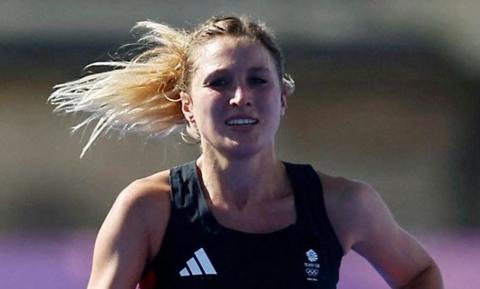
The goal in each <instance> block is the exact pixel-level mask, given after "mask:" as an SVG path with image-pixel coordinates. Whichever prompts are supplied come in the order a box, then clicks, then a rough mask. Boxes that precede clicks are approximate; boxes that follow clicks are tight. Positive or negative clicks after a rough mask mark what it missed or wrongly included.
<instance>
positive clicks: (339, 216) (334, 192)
mask: <svg viewBox="0 0 480 289" xmlns="http://www.w3.org/2000/svg"><path fill="white" fill-rule="evenodd" d="M317 174H318V175H319V177H320V179H321V181H322V185H323V189H324V199H325V207H326V210H327V214H328V217H329V218H330V222H331V223H332V226H333V227H334V229H335V231H336V233H337V237H338V238H339V240H340V242H341V243H342V246H343V248H344V251H345V252H347V251H348V250H349V249H351V248H352V246H353V245H354V244H355V243H356V242H357V241H358V240H359V239H361V238H362V236H363V235H365V234H367V233H368V232H367V231H368V230H369V228H370V226H375V224H376V223H375V222H376V221H378V220H381V219H385V217H386V218H387V219H388V221H389V222H391V223H392V224H394V221H393V218H392V216H391V214H390V212H389V210H388V208H387V207H386V205H385V203H384V201H383V200H382V198H381V197H380V195H379V194H378V193H377V192H376V190H375V189H374V188H373V187H372V186H371V185H369V184H368V183H365V182H362V181H358V180H352V179H347V178H344V177H333V176H329V175H326V174H323V173H319V172H317ZM372 221H375V222H372Z"/></svg>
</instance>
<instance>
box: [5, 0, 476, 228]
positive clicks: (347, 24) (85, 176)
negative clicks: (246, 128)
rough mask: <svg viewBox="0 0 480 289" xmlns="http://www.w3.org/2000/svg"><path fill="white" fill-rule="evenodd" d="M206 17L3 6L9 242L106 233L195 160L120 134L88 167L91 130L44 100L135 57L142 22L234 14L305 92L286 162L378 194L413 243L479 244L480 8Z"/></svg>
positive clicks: (147, 9) (288, 128)
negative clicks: (89, 69) (134, 186)
mask: <svg viewBox="0 0 480 289" xmlns="http://www.w3.org/2000/svg"><path fill="white" fill-rule="evenodd" d="M214 2H215V1H214ZM212 3H213V2H212ZM210 5H211V6H210ZM210 5H209V6H205V5H204V4H200V2H194V1H187V2H184V3H183V4H175V3H174V2H171V1H137V2H132V1H120V2H116V3H115V5H114V6H113V3H111V2H97V1H81V2H78V1H63V2H62V3H58V2H57V1H42V2H34V1H12V0H7V1H3V2H1V4H0V24H1V25H0V61H1V66H0V76H1V84H0V85H1V91H0V184H1V187H0V230H1V231H17V230H20V231H21V230H44V229H72V228H92V227H97V226H99V224H100V222H101V220H102V219H103V217H104V215H105V214H106V212H107V211H108V208H109V207H110V206H111V203H112V202H113V200H114V198H115V196H116V195H117V194H118V192H119V191H120V190H121V189H122V188H124V187H125V186H126V185H127V184H128V183H129V182H131V181H132V180H133V179H135V178H139V177H142V176H145V175H148V174H151V173H153V172H156V171H158V170H161V169H165V168H167V167H170V166H172V165H175V164H179V163H181V162H184V161H187V160H190V159H192V158H194V157H195V156H196V155H198V148H197V147H195V146H191V145H185V144H180V143H181V141H180V138H179V137H178V136H172V137H170V138H168V139H166V140H160V141H159V140H153V139H146V138H144V137H142V136H128V137H127V138H124V139H118V137H117V135H115V134H113V135H112V136H110V137H109V138H106V139H103V140H100V141H99V142H98V143H97V144H96V145H95V146H94V147H93V149H92V150H91V151H90V152H89V153H87V155H86V156H85V158H84V159H79V157H78V156H79V154H80V151H81V147H82V145H83V144H85V140H86V138H87V137H88V133H89V131H86V132H85V134H84V135H82V134H77V135H74V136H73V137H72V136H70V134H69V128H70V127H71V126H72V125H73V124H75V123H76V122H78V121H79V120H80V118H81V116H77V117H76V118H75V117H61V116H60V117H59V116H56V115H53V114H52V113H51V110H52V107H51V106H49V105H48V104H47V103H46V98H47V97H48V95H49V93H50V92H51V87H52V86H53V85H54V84H56V83H61V82H64V81H67V80H71V79H74V78H77V77H78V76H79V75H80V73H81V68H82V67H83V66H84V65H86V64H87V63H89V62H91V61H94V60H98V59H104V58H105V57H106V54H107V53H108V52H111V51H113V50H114V48H116V47H118V46H120V45H121V44H123V43H125V42H131V41H132V38H130V35H129V29H130V27H131V26H132V25H133V24H134V22H135V21H138V20H144V19H147V18H150V19H154V20H159V21H162V22H167V23H172V24H175V25H181V26H184V27H185V26H186V27H188V26H191V24H195V23H197V22H198V21H202V20H204V19H205V18H207V17H208V15H212V14H218V13H224V14H229V13H232V12H235V13H245V14H249V15H253V16H254V17H256V18H260V19H262V20H265V21H266V22H267V23H268V24H270V25H271V26H272V28H273V29H274V30H275V31H277V32H278V38H279V40H280V41H281V42H282V44H283V47H284V49H285V53H286V56H287V70H288V72H289V73H291V74H292V75H293V76H294V78H295V80H296V83H297V90H296V92H295V94H294V95H293V96H292V97H291V98H290V99H289V108H288V112H287V116H286V117H285V118H284V120H283V126H282V128H281V130H280V132H279V135H278V145H277V148H278V151H279V156H280V157H281V158H284V159H286V160H290V161H298V162H309V163H313V164H314V165H315V167H316V168H317V169H318V170H321V171H324V172H326V173H329V174H333V175H344V176H347V177H350V178H355V179H362V180H365V181H367V182H369V183H371V184H372V185H374V187H376V188H377V189H378V191H379V192H380V194H381V195H382V197H383V198H384V199H385V200H386V202H387V204H388V205H389V207H390V208H391V209H392V211H393V213H394V215H395V216H396V218H397V219H398V220H399V222H400V223H401V224H402V225H404V226H405V227H407V228H408V229H411V230H422V231H442V230H452V229H459V228H470V229H478V226H479V222H480V221H479V220H480V215H479V214H480V213H479V212H480V210H479V209H480V208H479V206H480V205H479V203H480V200H479V197H478V193H477V191H478V188H479V184H478V179H479V178H478V175H479V172H480V168H479V163H480V160H479V159H480V158H479V153H478V139H479V138H478V136H479V131H480V128H479V124H480V121H479V119H478V113H477V112H478V108H480V103H479V101H477V100H476V95H477V93H478V91H479V83H480V78H479V75H480V74H479V71H480V70H479V69H478V68H479V67H480V61H479V59H480V56H479V55H477V54H478V51H480V50H478V49H475V48H476V47H478V45H477V44H478V43H480V40H479V39H480V37H479V38H477V37H476V33H473V32H476V31H477V27H479V26H478V25H477V24H478V20H477V17H474V16H473V15H472V11H474V10H472V9H474V8H480V5H479V4H478V3H477V2H474V1H402V4H400V3H399V2H398V1H323V2H317V1H304V2H303V5H298V4H295V3H290V1H275V2H273V1H263V2H261V3H258V2H257V1H244V2H242V4H239V3H235V4H234V3H233V2H232V3H230V2H228V1H217V2H215V3H213V4H210ZM477 11H478V9H477ZM462 36H463V37H462Z"/></svg>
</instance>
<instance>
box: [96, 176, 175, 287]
mask: <svg viewBox="0 0 480 289" xmlns="http://www.w3.org/2000/svg"><path fill="white" fill-rule="evenodd" d="M165 180H166V179H164V181H163V185H162V183H159V182H158V180H157V182H155V181H152V180H139V181H135V182H133V183H132V184H131V185H129V186H128V187H127V188H126V189H125V190H123V191H122V192H121V193H120V195H119V196H118V198H117V200H116V201H115V203H114V205H113V207H112V209H111V210H110V212H109V213H108V215H107V217H106V219H105V221H104V223H103V225H102V227H101V228H100V231H99V233H98V236H97V240H96V242H95V249H94V254H93V264H92V272H91V275H90V280H89V283H88V289H107V288H108V289H133V288H135V287H136V285H137V283H138V281H139V279H140V277H141V274H142V273H143V269H144V267H145V265H146V264H147V262H148V261H150V260H151V259H152V258H153V257H154V255H155V254H156V252H157V251H158V249H159V248H160V244H161V240H162V238H163V233H164V229H165V227H166V224H167V221H168V216H169V214H170V211H169V208H170V207H169V206H170V205H169V204H170V203H169V196H168V185H165ZM167 182H168V180H167Z"/></svg>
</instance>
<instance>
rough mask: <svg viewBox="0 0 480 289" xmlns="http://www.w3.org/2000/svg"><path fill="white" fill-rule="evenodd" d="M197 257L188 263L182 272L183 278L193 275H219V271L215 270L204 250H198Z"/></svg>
mask: <svg viewBox="0 0 480 289" xmlns="http://www.w3.org/2000/svg"><path fill="white" fill-rule="evenodd" d="M194 255H195V256H193V257H192V258H190V259H189V260H188V261H187V266H186V267H183V269H182V270H180V272H179V274H180V276H181V277H187V276H192V275H217V271H215V268H213V265H212V262H210V259H209V258H208V256H207V253H205V250H204V249H203V248H200V249H198V250H197V251H195V253H194Z"/></svg>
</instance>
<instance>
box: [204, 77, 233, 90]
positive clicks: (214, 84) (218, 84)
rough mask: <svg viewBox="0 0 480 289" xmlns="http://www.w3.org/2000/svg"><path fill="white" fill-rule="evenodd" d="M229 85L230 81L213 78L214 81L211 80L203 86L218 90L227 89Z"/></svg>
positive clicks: (224, 78) (222, 78) (223, 78)
mask: <svg viewBox="0 0 480 289" xmlns="http://www.w3.org/2000/svg"><path fill="white" fill-rule="evenodd" d="M229 84H230V81H229V79H228V78H226V77H220V78H215V79H212V80H211V81H208V82H206V83H205V85H204V86H206V87H210V88H213V89H219V88H224V87H227V86H228V85H229Z"/></svg>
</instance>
